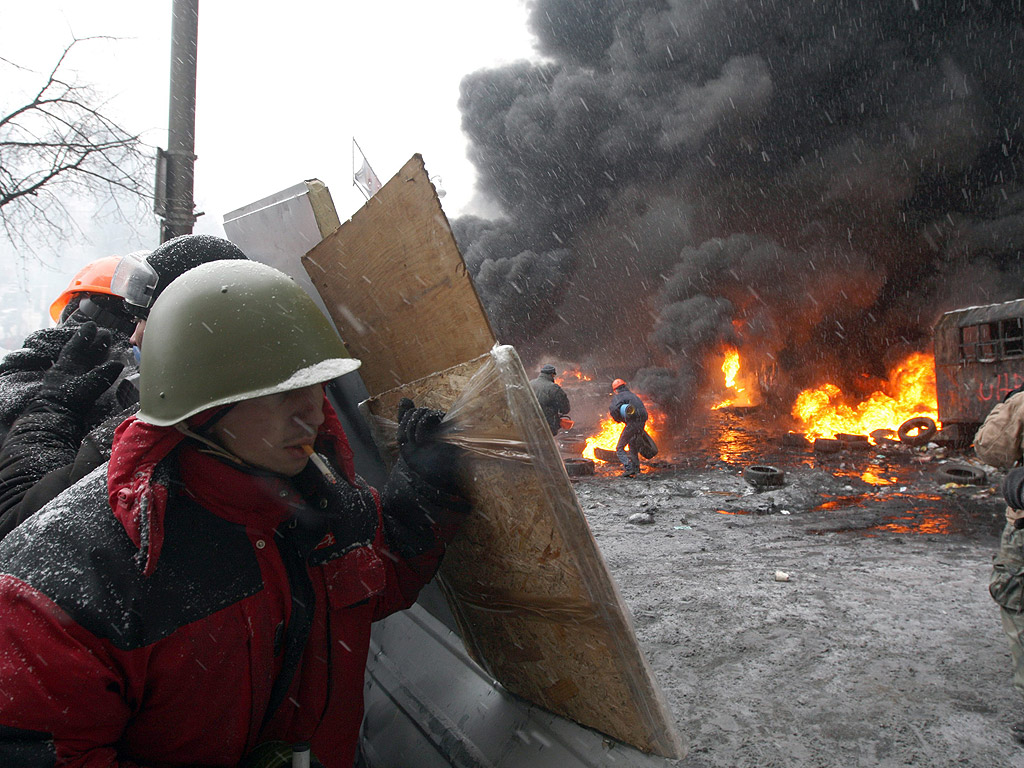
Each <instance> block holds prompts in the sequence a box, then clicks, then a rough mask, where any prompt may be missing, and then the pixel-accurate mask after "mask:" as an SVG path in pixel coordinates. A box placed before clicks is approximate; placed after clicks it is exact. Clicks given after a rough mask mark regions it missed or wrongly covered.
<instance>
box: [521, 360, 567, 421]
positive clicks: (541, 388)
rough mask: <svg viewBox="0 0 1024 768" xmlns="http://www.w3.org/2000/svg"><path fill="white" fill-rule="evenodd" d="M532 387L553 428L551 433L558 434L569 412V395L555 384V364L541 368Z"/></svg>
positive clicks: (545, 416)
mask: <svg viewBox="0 0 1024 768" xmlns="http://www.w3.org/2000/svg"><path fill="white" fill-rule="evenodd" d="M530 389H532V390H533V394H535V395H536V396H537V402H538V403H540V409H541V410H542V411H544V418H545V419H547V422H548V426H549V427H550V428H551V434H552V435H557V434H558V430H559V429H560V427H561V421H562V417H563V416H565V415H566V414H567V413H569V397H568V395H566V394H565V391H564V390H563V389H562V388H561V387H560V386H558V385H557V384H555V366H553V365H545V366H544V367H543V368H541V369H540V375H539V376H537V378H536V379H534V380H533V381H531V382H530Z"/></svg>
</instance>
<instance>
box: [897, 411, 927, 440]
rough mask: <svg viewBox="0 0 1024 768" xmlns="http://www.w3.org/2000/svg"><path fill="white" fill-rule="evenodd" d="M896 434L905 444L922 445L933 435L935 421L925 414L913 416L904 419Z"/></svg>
mask: <svg viewBox="0 0 1024 768" xmlns="http://www.w3.org/2000/svg"><path fill="white" fill-rule="evenodd" d="M897 434H898V435H899V436H900V441H901V442H904V443H906V444H907V445H924V444H926V443H927V442H928V441H929V440H931V439H932V438H933V437H935V422H934V421H933V420H932V419H930V418H928V417H927V416H915V417H914V418H912V419H907V420H906V421H904V422H903V423H902V424H901V425H900V428H899V430H898V431H897Z"/></svg>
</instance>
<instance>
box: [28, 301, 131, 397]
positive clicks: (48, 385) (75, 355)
mask: <svg viewBox="0 0 1024 768" xmlns="http://www.w3.org/2000/svg"><path fill="white" fill-rule="evenodd" d="M109 354H110V331H108V330H107V329H106V328H99V329H98V328H97V327H96V323H94V322H91V321H90V322H87V323H82V324H81V325H80V326H78V328H77V330H76V331H75V333H74V335H73V336H72V337H71V338H70V339H69V340H68V342H67V344H65V345H64V348H63V349H62V350H61V351H60V355H58V357H57V361H56V362H55V363H54V364H53V367H52V368H50V370H48V371H47V372H46V374H45V375H44V376H43V385H42V387H41V388H40V390H39V396H40V397H44V398H46V399H47V400H50V401H52V402H55V403H59V404H61V405H64V406H66V407H67V408H68V409H69V410H72V411H76V410H85V409H87V408H88V407H89V406H91V405H92V404H93V403H94V402H96V399H97V398H98V397H99V396H100V395H102V394H103V393H104V392H105V391H106V390H107V388H109V387H110V385H111V384H113V383H114V382H115V381H116V380H117V377H118V376H119V375H120V373H121V371H122V370H124V364H123V363H119V362H116V361H113V360H109V361H108V360H107V357H108V356H109Z"/></svg>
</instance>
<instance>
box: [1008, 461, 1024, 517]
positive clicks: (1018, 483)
mask: <svg viewBox="0 0 1024 768" xmlns="http://www.w3.org/2000/svg"><path fill="white" fill-rule="evenodd" d="M1022 492H1024V467H1014V468H1013V469H1011V470H1010V471H1009V472H1007V473H1006V477H1005V478H1003V498H1005V499H1006V503H1007V505H1008V506H1010V507H1013V508H1014V509H1024V493H1022Z"/></svg>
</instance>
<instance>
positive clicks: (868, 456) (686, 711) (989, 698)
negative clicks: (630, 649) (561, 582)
mask: <svg viewBox="0 0 1024 768" xmlns="http://www.w3.org/2000/svg"><path fill="white" fill-rule="evenodd" d="M723 418H724V419H726V422H727V423H726V424H725V426H726V428H725V429H723V430H720V431H718V432H714V431H712V433H709V434H713V437H711V438H701V441H702V442H701V443H700V445H696V444H691V445H684V446H681V447H680V449H679V450H678V451H674V452H671V453H668V454H667V455H662V456H659V457H658V460H656V461H655V463H654V465H653V466H651V467H648V468H647V470H646V471H645V474H644V475H642V476H641V477H639V478H637V479H629V478H622V477H619V475H618V472H617V471H612V470H611V469H610V468H600V469H599V470H598V474H597V475H595V476H594V477H587V478H580V479H578V480H576V481H575V483H574V485H575V488H576V492H577V494H578V496H579V499H580V502H581V504H582V506H583V509H584V512H585V514H586V516H587V519H588V521H589V523H590V526H591V529H592V530H593V533H594V536H595V538H596V540H597V543H598V545H599V546H600V548H601V551H602V552H603V554H604V556H605V559H606V560H607V563H608V567H609V569H610V571H611V573H612V574H613V576H614V577H615V580H616V582H617V584H618V586H619V589H620V591H621V592H622V595H623V598H624V599H625V601H626V603H627V604H628V605H629V607H630V610H631V612H632V615H633V619H634V622H635V625H636V631H637V636H638V638H639V640H640V643H641V646H642V648H643V649H644V651H645V653H646V655H647V658H648V661H649V662H650V664H651V666H652V667H653V669H654V672H655V675H656V676H657V678H658V680H659V681H660V683H661V685H662V687H663V689H664V691H665V694H666V697H667V699H668V701H669V704H670V706H671V708H672V710H673V711H674V713H675V715H676V718H677V721H678V724H679V728H680V730H681V731H682V732H683V733H684V734H685V736H686V737H687V739H688V740H689V743H690V752H689V755H688V757H687V758H686V759H685V760H684V761H682V765H683V766H689V767H692V768H744V767H746V766H750V767H751V768H754V767H755V766H756V768H772V767H774V766H778V767H780V768H781V767H783V766H784V767H785V768H833V767H834V768H840V767H842V768H849V766H906V765H915V766H932V767H937V766H962V765H969V766H1022V767H1024V747H1021V746H1018V745H1017V744H1016V743H1015V742H1014V741H1013V740H1012V739H1011V737H1010V733H1009V726H1010V725H1011V724H1012V723H1014V722H1017V721H1020V720H1024V702H1021V701H1020V700H1019V698H1018V697H1017V696H1016V694H1015V693H1014V691H1013V689H1012V687H1011V685H1010V661H1009V651H1008V646H1007V644H1006V642H1005V640H1004V638H1003V637H1002V635H1001V629H1000V623H999V615H998V610H997V607H996V605H995V604H994V603H993V602H992V601H991V599H990V598H989V596H988V592H987V589H986V587H987V583H988V576H989V571H990V562H991V556H992V554H993V553H994V552H995V549H996V547H997V544H998V532H999V530H1000V528H1001V517H1002V504H1001V502H1000V495H999V493H998V490H997V484H998V482H999V481H1000V480H1001V477H1002V475H1001V474H1000V473H995V472H991V471H990V473H989V482H988V483H987V484H986V485H982V486H954V485H948V484H945V483H944V482H943V481H942V479H941V478H940V477H938V476H937V475H936V474H935V471H936V468H938V467H940V466H942V465H943V464H944V463H945V462H946V461H949V460H956V461H961V462H963V461H967V462H974V463H975V464H976V465H978V463H977V461H976V460H975V459H974V458H973V455H972V454H970V453H957V452H953V451H951V452H946V454H945V455H943V453H944V451H943V450H942V449H939V450H937V451H936V450H934V446H933V449H932V450H926V451H924V452H916V451H912V450H910V449H907V448H906V447H905V446H899V445H897V446H892V447H891V448H889V449H887V450H886V451H884V452H881V451H867V452H865V451H856V452H848V453H842V454H834V455H830V456H821V455H818V456H816V455H815V454H814V453H813V451H810V450H803V449H786V448H781V447H777V448H767V449H766V448H765V446H766V445H773V443H771V442H766V440H765V436H764V434H761V433H757V431H756V429H754V428H750V427H749V426H748V425H746V424H745V423H744V421H743V420H741V419H732V420H731V421H729V417H727V416H725V417H723ZM709 441H710V442H709ZM774 444H777V442H776V443H774ZM749 463H758V464H763V463H770V464H771V465H773V466H778V467H782V468H784V469H785V470H786V484H785V485H783V486H782V487H780V488H778V489H776V490H771V491H767V492H756V491H754V489H753V488H751V486H749V485H748V484H747V483H745V482H744V481H743V479H742V477H741V476H740V472H741V470H742V468H743V467H744V466H746V465H747V464H749ZM978 466H981V465H978ZM986 469H989V470H991V468H986ZM638 513H650V514H649V515H639V518H638ZM630 518H633V521H632V522H631V521H630ZM644 518H646V519H647V520H650V521H651V522H644ZM776 571H783V572H785V573H786V574H788V575H789V580H788V581H777V580H776Z"/></svg>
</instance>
